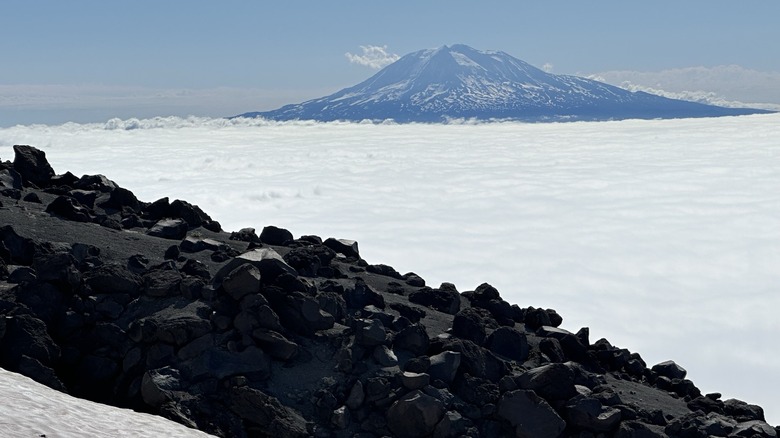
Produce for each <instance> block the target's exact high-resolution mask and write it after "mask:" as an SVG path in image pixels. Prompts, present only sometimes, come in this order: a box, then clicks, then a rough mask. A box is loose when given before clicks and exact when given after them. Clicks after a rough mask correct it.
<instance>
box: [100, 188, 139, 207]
mask: <svg viewBox="0 0 780 438" xmlns="http://www.w3.org/2000/svg"><path fill="white" fill-rule="evenodd" d="M96 204H97V206H98V207H100V208H102V209H104V210H107V211H109V210H112V211H123V210H124V209H126V208H127V209H129V210H131V211H134V212H136V213H139V212H140V211H141V203H140V202H138V198H136V197H135V195H134V194H133V192H131V191H130V190H127V189H124V188H122V187H117V188H115V189H114V190H112V191H111V192H110V193H109V194H108V195H104V196H101V197H100V198H99V199H98V200H97V202H96Z"/></svg>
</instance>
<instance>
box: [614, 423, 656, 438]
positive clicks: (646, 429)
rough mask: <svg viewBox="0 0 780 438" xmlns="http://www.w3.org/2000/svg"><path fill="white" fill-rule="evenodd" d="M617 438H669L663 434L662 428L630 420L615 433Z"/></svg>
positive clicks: (621, 424)
mask: <svg viewBox="0 0 780 438" xmlns="http://www.w3.org/2000/svg"><path fill="white" fill-rule="evenodd" d="M615 438H668V435H666V434H665V433H664V432H663V428H661V427H658V426H650V425H647V424H644V423H641V422H639V421H634V420H629V421H622V422H621V423H620V426H619V427H618V429H617V431H616V432H615Z"/></svg>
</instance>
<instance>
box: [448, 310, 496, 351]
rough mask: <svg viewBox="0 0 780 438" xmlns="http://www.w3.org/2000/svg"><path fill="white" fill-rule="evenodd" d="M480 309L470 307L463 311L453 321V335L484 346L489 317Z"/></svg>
mask: <svg viewBox="0 0 780 438" xmlns="http://www.w3.org/2000/svg"><path fill="white" fill-rule="evenodd" d="M483 312H484V311H481V310H480V309H476V308H473V307H469V308H466V309H463V310H461V311H460V312H458V314H457V315H455V318H453V320H452V334H453V335H455V336H457V337H459V338H461V339H467V340H469V341H472V342H474V343H476V344H477V345H482V343H483V342H485V337H486V336H487V335H486V333H485V327H486V326H487V325H488V324H487V323H486V321H485V320H486V319H487V318H488V316H487V315H485V314H484V313H483Z"/></svg>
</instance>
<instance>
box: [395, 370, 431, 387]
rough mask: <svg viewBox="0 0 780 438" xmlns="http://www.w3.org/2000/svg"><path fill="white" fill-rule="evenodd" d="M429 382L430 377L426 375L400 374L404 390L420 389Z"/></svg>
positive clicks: (406, 372) (409, 372)
mask: <svg viewBox="0 0 780 438" xmlns="http://www.w3.org/2000/svg"><path fill="white" fill-rule="evenodd" d="M430 382H431V376H430V375H429V374H427V373H413V372H411V371H404V372H403V373H401V384H402V385H403V386H404V388H406V389H412V390H413V389H422V388H423V387H425V386H427V385H428V384H429V383H430Z"/></svg>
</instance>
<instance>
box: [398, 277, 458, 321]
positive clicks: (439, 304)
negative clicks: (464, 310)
mask: <svg viewBox="0 0 780 438" xmlns="http://www.w3.org/2000/svg"><path fill="white" fill-rule="evenodd" d="M409 301H410V302H412V303H415V304H419V305H421V306H426V307H430V308H432V309H436V310H438V311H440V312H444V313H447V314H450V315H454V314H456V313H458V311H460V294H459V293H458V290H457V289H455V286H454V285H453V284H451V283H442V285H441V286H439V288H438V289H431V288H423V289H420V290H417V291H414V292H412V293H410V294H409Z"/></svg>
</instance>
